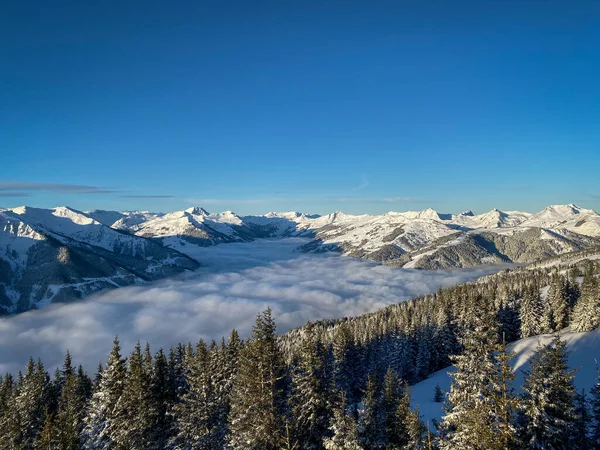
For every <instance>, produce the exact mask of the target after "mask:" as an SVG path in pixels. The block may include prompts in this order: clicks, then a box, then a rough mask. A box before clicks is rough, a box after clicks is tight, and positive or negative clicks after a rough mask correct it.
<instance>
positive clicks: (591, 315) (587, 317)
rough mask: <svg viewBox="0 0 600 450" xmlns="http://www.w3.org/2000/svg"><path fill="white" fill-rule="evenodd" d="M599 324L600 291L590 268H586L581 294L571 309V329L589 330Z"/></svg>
mask: <svg viewBox="0 0 600 450" xmlns="http://www.w3.org/2000/svg"><path fill="white" fill-rule="evenodd" d="M598 326H600V293H599V287H598V280H597V278H596V277H595V276H594V273H593V271H592V269H591V268H588V269H587V270H586V273H585V275H584V277H583V283H582V284H581V296H580V297H579V301H578V302H577V304H576V305H575V308H574V310H573V319H572V320H571V329H572V330H573V331H591V330H593V329H595V328H598Z"/></svg>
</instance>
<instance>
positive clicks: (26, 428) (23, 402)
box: [13, 359, 53, 449]
mask: <svg viewBox="0 0 600 450" xmlns="http://www.w3.org/2000/svg"><path fill="white" fill-rule="evenodd" d="M51 395H52V393H51V391H50V377H49V375H48V372H46V370H45V369H44V366H43V364H42V362H41V361H38V362H37V364H36V363H35V362H34V361H33V359H30V360H29V363H28V364H27V371H26V372H25V376H24V377H23V378H22V379H21V380H20V382H19V385H18V387H17V392H16V395H15V398H14V404H13V407H14V408H15V411H14V413H15V414H16V417H18V422H17V423H15V424H14V425H15V426H18V427H19V428H20V429H21V431H20V433H19V435H20V436H18V437H16V440H17V442H18V444H17V445H18V447H17V448H23V449H33V448H34V445H35V442H36V440H37V438H38V434H39V433H40V431H41V430H42V426H43V424H44V422H45V421H46V415H47V414H48V413H53V411H51V410H50V411H49V410H48V405H49V404H50V403H51V401H52V400H51Z"/></svg>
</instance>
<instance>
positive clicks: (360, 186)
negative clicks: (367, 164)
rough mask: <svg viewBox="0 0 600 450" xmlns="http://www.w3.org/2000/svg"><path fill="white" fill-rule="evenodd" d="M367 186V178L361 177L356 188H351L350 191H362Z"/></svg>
mask: <svg viewBox="0 0 600 450" xmlns="http://www.w3.org/2000/svg"><path fill="white" fill-rule="evenodd" d="M368 185H369V180H368V179H367V176H366V175H362V176H361V179H360V183H359V184H358V185H357V186H355V187H354V188H352V190H353V191H362V190H363V189H364V188H366V187H367V186H368Z"/></svg>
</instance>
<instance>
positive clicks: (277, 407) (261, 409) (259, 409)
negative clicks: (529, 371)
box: [229, 309, 285, 450]
mask: <svg viewBox="0 0 600 450" xmlns="http://www.w3.org/2000/svg"><path fill="white" fill-rule="evenodd" d="M252 332H253V335H252V338H251V339H249V340H248V342H247V344H246V346H245V347H244V348H243V349H242V350H241V352H240V361H239V368H238V375H237V377H236V379H235V381H234V385H233V391H232V397H231V413H230V417H229V428H230V435H229V443H230V445H231V447H232V448H233V449H234V450H236V449H240V450H241V449H244V450H259V449H260V450H275V449H278V448H279V445H280V444H281V442H282V436H283V435H284V420H283V408H284V392H283V388H284V384H285V383H284V375H285V374H284V370H283V363H282V356H281V353H280V350H279V348H278V345H277V336H276V334H275V322H274V321H273V318H272V316H271V310H270V309H267V310H266V311H265V312H264V313H262V314H259V315H258V317H257V319H256V325H255V326H254V327H253V329H252Z"/></svg>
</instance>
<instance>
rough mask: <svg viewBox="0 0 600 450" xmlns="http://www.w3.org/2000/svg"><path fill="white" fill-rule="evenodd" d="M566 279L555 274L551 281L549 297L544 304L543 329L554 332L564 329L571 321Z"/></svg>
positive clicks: (546, 331) (545, 331) (543, 330)
mask: <svg viewBox="0 0 600 450" xmlns="http://www.w3.org/2000/svg"><path fill="white" fill-rule="evenodd" d="M567 296H568V294H567V286H566V283H565V279H564V278H563V277H562V276H561V275H558V274H554V275H553V276H552V279H551V281H550V289H549V291H548V297H547V299H546V303H545V305H544V313H543V315H542V323H541V331H542V332H544V333H552V332H554V331H559V330H562V329H563V328H565V327H566V326H567V324H568V323H569V303H568V298H567Z"/></svg>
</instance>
